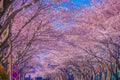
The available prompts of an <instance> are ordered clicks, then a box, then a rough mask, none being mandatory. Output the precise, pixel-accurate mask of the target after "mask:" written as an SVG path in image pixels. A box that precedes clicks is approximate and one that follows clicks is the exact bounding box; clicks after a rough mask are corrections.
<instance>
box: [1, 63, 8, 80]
mask: <svg viewBox="0 0 120 80" xmlns="http://www.w3.org/2000/svg"><path fill="white" fill-rule="evenodd" d="M0 80H8V75H7V72H6V71H5V69H4V68H3V67H2V65H1V64H0Z"/></svg>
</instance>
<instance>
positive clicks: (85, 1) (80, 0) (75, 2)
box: [61, 0, 91, 8]
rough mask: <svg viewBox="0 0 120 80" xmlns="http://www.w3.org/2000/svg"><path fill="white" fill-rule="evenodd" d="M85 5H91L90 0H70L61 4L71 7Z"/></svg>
mask: <svg viewBox="0 0 120 80" xmlns="http://www.w3.org/2000/svg"><path fill="white" fill-rule="evenodd" d="M83 5H87V6H91V2H90V0H70V1H69V2H62V3H61V6H63V7H67V8H69V7H70V6H75V7H80V6H83Z"/></svg>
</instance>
